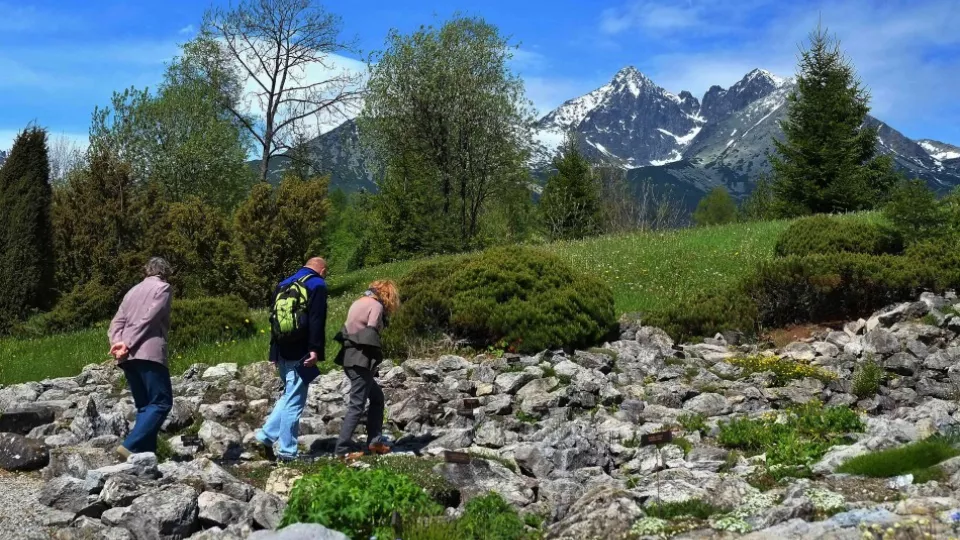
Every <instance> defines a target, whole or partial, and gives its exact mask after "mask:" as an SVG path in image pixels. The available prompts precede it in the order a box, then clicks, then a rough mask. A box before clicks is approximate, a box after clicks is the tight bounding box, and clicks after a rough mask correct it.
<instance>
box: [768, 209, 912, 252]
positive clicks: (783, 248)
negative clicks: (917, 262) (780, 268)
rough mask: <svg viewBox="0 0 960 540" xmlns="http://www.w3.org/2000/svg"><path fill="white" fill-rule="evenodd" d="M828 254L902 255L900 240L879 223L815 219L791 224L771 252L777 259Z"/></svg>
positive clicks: (805, 219) (825, 216)
mask: <svg viewBox="0 0 960 540" xmlns="http://www.w3.org/2000/svg"><path fill="white" fill-rule="evenodd" d="M828 253H867V254H871V255H883V254H891V255H897V254H900V253H903V239H902V238H901V236H900V234H899V233H898V232H897V230H896V229H894V228H893V227H891V226H890V225H887V224H885V223H882V222H877V221H866V220H852V219H843V218H839V217H836V216H827V215H817V216H810V217H806V218H803V219H798V220H797V221H794V222H793V223H792V224H791V225H790V227H788V228H787V230H786V231H784V232H783V233H781V234H780V237H779V238H778V239H777V245H776V247H775V248H774V254H775V255H776V256H778V257H787V256H790V255H798V256H804V255H812V254H828Z"/></svg>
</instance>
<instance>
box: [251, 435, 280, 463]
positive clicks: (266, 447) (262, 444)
mask: <svg viewBox="0 0 960 540" xmlns="http://www.w3.org/2000/svg"><path fill="white" fill-rule="evenodd" d="M253 439H254V440H255V441H257V450H258V453H259V454H260V455H261V456H262V457H263V459H265V460H267V461H277V454H276V453H275V452H274V451H273V443H268V442H266V441H264V440H262V439H260V437H259V436H258V435H254V436H253Z"/></svg>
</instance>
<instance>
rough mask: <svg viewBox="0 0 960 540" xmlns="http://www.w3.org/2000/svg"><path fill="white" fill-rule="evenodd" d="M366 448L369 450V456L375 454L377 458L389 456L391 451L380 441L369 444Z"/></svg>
mask: <svg viewBox="0 0 960 540" xmlns="http://www.w3.org/2000/svg"><path fill="white" fill-rule="evenodd" d="M367 448H368V449H369V450H370V453H371V454H375V455H378V456H382V455H384V454H389V453H390V451H391V448H390V447H389V446H387V445H386V444H384V443H383V442H381V441H374V442H372V443H370V446H368V447H367Z"/></svg>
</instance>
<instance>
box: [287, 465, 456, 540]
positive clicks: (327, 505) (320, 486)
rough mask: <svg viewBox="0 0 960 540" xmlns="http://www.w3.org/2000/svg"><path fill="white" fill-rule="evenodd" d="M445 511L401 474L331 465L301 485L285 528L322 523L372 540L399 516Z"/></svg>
mask: <svg viewBox="0 0 960 540" xmlns="http://www.w3.org/2000/svg"><path fill="white" fill-rule="evenodd" d="M442 510H443V508H441V507H440V505H438V504H437V503H435V502H433V501H432V500H430V497H429V496H428V495H427V494H426V493H425V492H424V491H423V489H421V488H420V487H419V486H418V485H416V484H415V483H413V482H412V481H411V480H410V479H409V478H407V477H406V476H404V475H402V474H398V473H395V472H392V471H389V470H387V469H383V468H370V469H354V468H350V467H346V466H344V465H342V464H335V463H331V464H328V465H325V466H324V467H322V468H321V469H320V470H319V471H317V473H316V474H311V475H308V476H305V477H303V478H301V479H300V480H298V481H297V483H296V484H295V485H294V487H293V491H292V492H291V493H290V500H289V502H288V504H287V509H286V511H285V513H284V516H283V521H282V523H281V526H282V527H285V526H287V525H290V524H293V523H319V524H320V525H323V526H324V527H328V528H331V529H333V530H336V531H340V532H342V533H344V534H346V535H347V536H349V537H350V538H353V539H355V540H367V539H369V538H370V537H371V535H373V534H374V532H375V531H378V530H380V529H383V528H385V527H389V526H390V524H391V518H392V516H393V513H394V512H398V513H399V514H400V515H401V516H431V515H436V514H438V513H440V512H441V511H442Z"/></svg>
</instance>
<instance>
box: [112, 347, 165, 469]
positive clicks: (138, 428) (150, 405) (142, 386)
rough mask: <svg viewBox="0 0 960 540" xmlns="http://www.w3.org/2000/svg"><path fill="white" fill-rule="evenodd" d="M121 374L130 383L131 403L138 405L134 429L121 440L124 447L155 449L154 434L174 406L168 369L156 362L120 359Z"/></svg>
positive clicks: (140, 450)
mask: <svg viewBox="0 0 960 540" xmlns="http://www.w3.org/2000/svg"><path fill="white" fill-rule="evenodd" d="M120 367H121V368H123V374H124V375H125V376H126V378H127V384H128V385H130V393H131V394H133V403H134V405H135V406H136V407H137V420H136V423H134V425H133V430H131V431H130V434H129V435H128V436H127V439H126V440H125V441H123V447H124V448H126V449H127V450H129V451H131V452H133V453H135V454H136V453H138V452H156V451H157V434H158V433H160V426H162V425H163V421H164V420H166V418H167V414H168V413H169V412H170V408H171V407H173V389H172V388H171V385H170V370H168V369H167V367H166V366H164V365H163V364H160V363H159V362H151V361H149V360H127V361H126V362H121V363H120Z"/></svg>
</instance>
